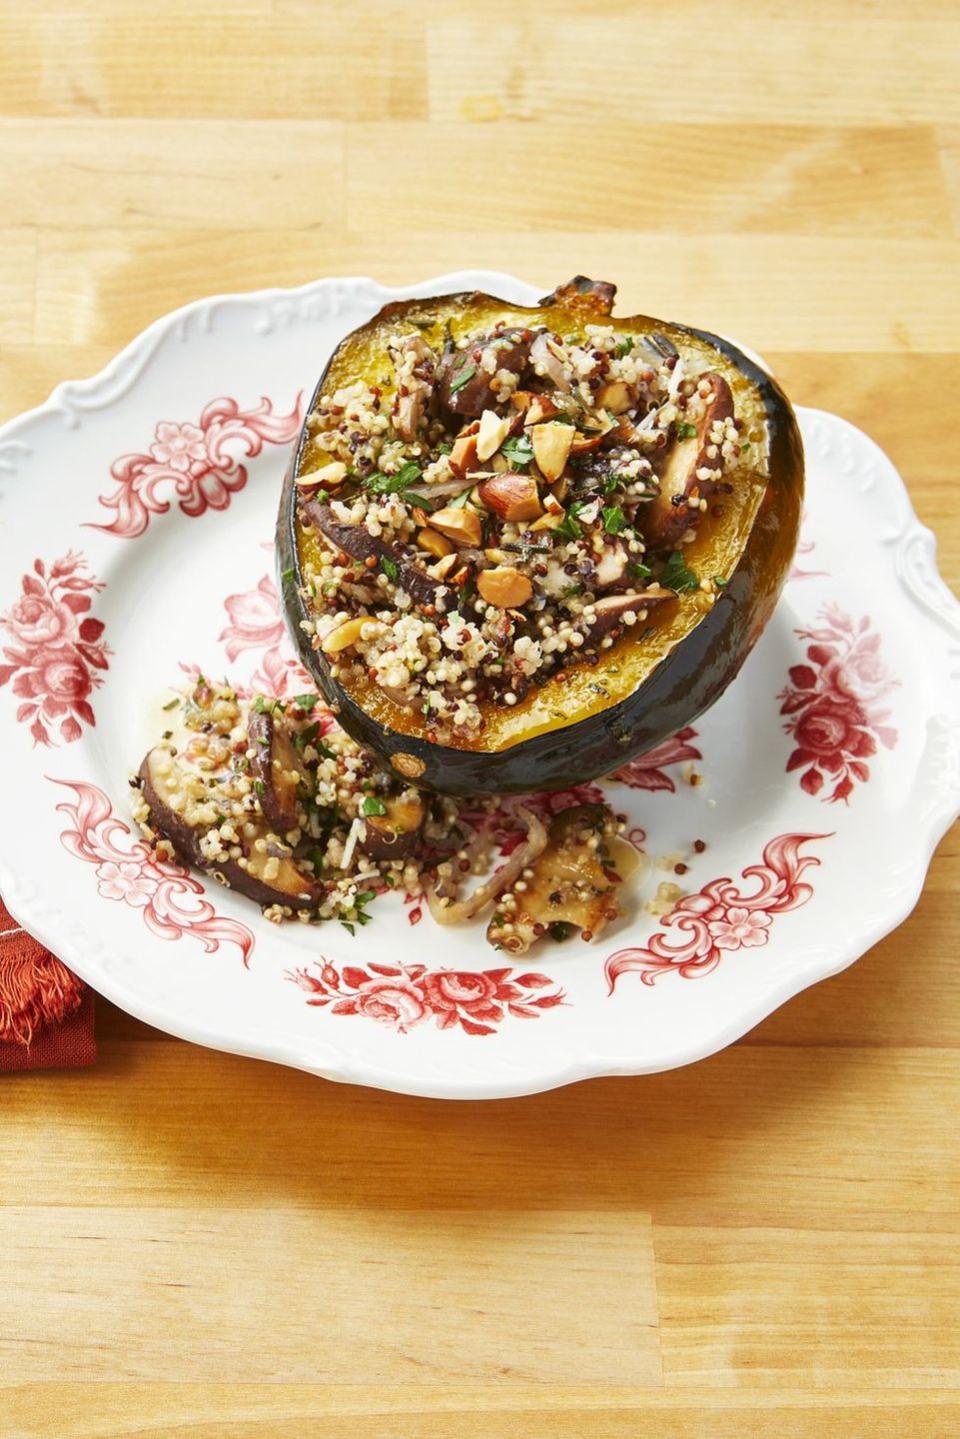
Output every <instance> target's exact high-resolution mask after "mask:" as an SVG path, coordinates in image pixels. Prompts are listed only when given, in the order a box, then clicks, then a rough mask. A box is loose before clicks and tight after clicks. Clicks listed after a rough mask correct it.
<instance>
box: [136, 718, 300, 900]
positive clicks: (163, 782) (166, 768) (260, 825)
mask: <svg viewBox="0 0 960 1439" xmlns="http://www.w3.org/2000/svg"><path fill="white" fill-rule="evenodd" d="M169 758H170V752H169V750H166V749H164V748H162V747H157V748H155V749H152V750H150V752H149V753H148V754H147V756H146V758H145V759H144V761H143V764H142V765H141V766H140V786H141V789H142V791H143V797H144V799H145V800H146V802H147V807H148V809H149V811H150V820H149V823H150V827H151V829H153V830H154V831H155V832H156V833H157V834H159V835H160V836H162V838H164V839H167V840H169V841H170V843H171V844H172V845H173V848H174V849H175V851H176V852H177V854H178V855H179V857H180V858H181V859H182V860H184V861H185V862H186V863H187V864H192V865H194V866H196V868H197V869H203V870H207V871H208V872H210V873H213V874H218V875H221V876H222V877H223V879H224V880H225V881H226V882H227V884H228V885H229V886H230V888H231V889H235V890H236V891H237V892H238V893H239V894H245V895H246V896H247V897H248V898H249V899H252V900H255V901H256V903H257V904H261V905H263V906H264V907H265V908H266V907H268V906H269V905H273V904H280V905H285V906H288V907H289V908H291V909H309V908H311V907H312V906H313V905H315V904H317V903H318V901H319V899H320V897H321V891H320V889H319V888H318V887H317V886H316V885H315V884H314V883H313V881H312V880H310V879H308V878H307V876H306V875H304V874H301V872H300V871H299V870H298V869H297V866H296V865H295V864H294V862H293V860H292V859H291V858H290V857H289V856H288V855H285V854H283V853H281V854H279V855H277V854H270V853H269V852H268V847H272V848H274V849H276V848H277V846H276V845H275V844H274V845H273V846H271V845H270V834H271V831H270V828H269V825H268V824H267V821H266V820H265V819H263V818H262V817H261V816H258V815H256V814H255V813H254V814H251V815H249V816H247V817H245V818H244V820H243V821H242V822H241V823H238V825H237V828H236V832H237V834H238V835H241V836H242V839H241V841H240V843H241V847H242V849H243V854H242V856H240V857H236V858H235V857H231V858H229V859H224V860H219V859H211V858H209V857H208V856H207V855H206V854H205V853H204V851H203V849H202V848H201V843H200V842H201V840H202V839H203V837H204V835H205V834H209V833H210V831H211V828H212V827H211V826H210V825H209V824H205V823H204V824H201V823H196V824H192V823H191V821H190V811H189V808H188V807H184V808H181V809H177V808H175V807H174V803H173V802H172V801H174V800H175V798H177V799H178V798H179V796H181V795H183V793H184V780H185V778H186V774H185V766H182V765H180V764H178V763H177V761H176V760H174V761H173V763H172V764H170V765H168V764H167V760H169ZM181 803H182V801H181ZM248 827H252V828H253V829H254V831H255V832H254V834H253V835H252V837H251V836H250V835H248V834H247V828H248ZM261 840H262V841H263V843H262V845H261V844H259V843H258V842H259V841H261Z"/></svg>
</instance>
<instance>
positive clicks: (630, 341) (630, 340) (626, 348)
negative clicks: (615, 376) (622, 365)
mask: <svg viewBox="0 0 960 1439" xmlns="http://www.w3.org/2000/svg"><path fill="white" fill-rule="evenodd" d="M636 343H637V342H636V340H635V339H634V337H633V336H632V335H626V336H624V338H623V339H622V340H621V341H620V343H619V345H618V346H617V348H616V349H615V350H614V352H613V355H614V359H616V360H622V359H623V357H624V355H629V353H630V351H631V350H632V349H633V347H634V345H635V344H636Z"/></svg>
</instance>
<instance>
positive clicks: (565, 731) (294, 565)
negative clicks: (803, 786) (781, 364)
mask: <svg viewBox="0 0 960 1439" xmlns="http://www.w3.org/2000/svg"><path fill="white" fill-rule="evenodd" d="M439 298H442V299H443V300H444V301H445V302H447V303H450V301H451V299H458V298H462V299H463V301H467V300H468V299H469V298H471V297H470V296H468V295H464V296H462V297H460V296H456V297H451V296H443V297H439ZM422 304H423V302H422V301H421V300H418V301H412V302H406V303H400V304H393V305H390V306H388V307H387V309H388V310H389V312H390V314H391V315H395V316H397V318H402V315H403V312H404V311H405V310H406V309H407V308H408V307H412V306H413V305H416V306H418V307H422ZM382 313H383V312H381V314H382ZM376 318H379V317H376ZM633 318H635V319H643V320H645V321H646V317H633ZM370 323H373V322H370ZM658 326H659V327H660V328H662V329H663V330H665V331H666V332H667V333H668V334H670V335H679V336H683V335H690V336H696V337H697V338H698V339H700V340H704V341H706V342H707V343H708V344H709V345H711V346H712V347H713V348H714V349H715V350H718V351H720V352H721V353H722V354H723V355H725V356H726V357H727V359H728V360H730V361H731V362H732V363H733V364H734V365H735V366H736V368H737V369H738V370H739V371H740V372H741V374H742V375H743V376H744V377H745V378H746V379H747V380H748V381H749V383H750V384H751V385H752V386H753V387H754V388H755V389H756V391H757V393H758V394H759V396H760V398H761V400H762V402H763V405H764V408H765V411H766V419H767V424H768V427H769V435H770V449H769V462H768V466H769V475H770V478H769V480H768V481H767V488H766V494H765V495H764V498H763V500H762V501H761V504H760V507H759V509H758V511H757V515H756V517H755V519H754V522H753V527H752V529H751V533H750V535H749V537H748V539H747V543H746V545H745V547H744V551H743V553H742V555H741V557H740V561H739V563H738V564H737V566H736V567H735V569H734V570H733V572H732V573H731V574H730V576H729V577H728V583H727V585H726V587H725V589H724V590H723V591H722V593H721V594H720V595H719V596H718V598H717V601H716V603H715V604H714V606H713V608H712V609H711V610H710V611H708V612H707V613H706V614H705V615H704V617H703V619H702V620H700V621H699V622H698V624H697V625H696V626H695V628H694V629H693V630H692V631H691V633H690V634H689V635H688V636H687V638H686V639H684V640H683V641H681V642H680V643H679V644H678V645H676V646H675V647H674V649H673V650H672V651H671V652H670V653H669V654H667V655H666V656H665V658H664V659H663V660H661V661H660V663H659V664H658V665H657V666H656V668H655V669H654V671H653V672H652V673H651V674H650V676H649V677H648V678H647V679H646V680H645V681H643V683H642V684H641V685H639V686H638V688H637V689H635V690H634V691H633V692H632V693H631V694H630V695H628V696H626V697H625V698H624V699H622V700H620V701H619V702H618V703H617V704H615V705H612V706H611V707H610V708H609V709H607V710H604V711H603V712H602V713H600V714H596V715H591V716H589V717H588V718H586V719H583V720H578V721H576V722H575V723H573V724H570V725H564V726H558V727H557V728H556V729H555V730H551V731H548V732H544V733H542V734H539V735H535V736H534V737H533V738H531V739H528V740H522V741H520V742H519V743H517V744H514V745H511V746H510V747H509V748H507V749H502V750H498V751H479V750H462V749H454V748H452V747H450V746H447V745H440V744H431V743H429V741H427V740H425V739H422V738H419V737H415V736H413V735H405V734H400V733H397V732H395V731H392V730H389V729H386V728H385V727H384V726H383V725H381V724H380V723H379V722H378V721H377V720H374V719H373V718H372V717H371V716H370V715H368V714H366V713H365V712H364V710H362V709H361V708H360V706H359V705H358V704H357V703H356V701H355V700H353V699H352V698H351V697H350V696H349V695H348V694H347V693H346V692H345V691H344V690H343V689H342V688H341V687H340V686H339V685H338V684H337V682H336V681H335V680H334V679H332V678H331V676H330V673H329V669H328V667H327V662H326V659H325V657H324V655H323V654H322V653H320V652H318V651H317V650H315V649H314V648H313V647H312V645H311V644H310V642H309V639H308V637H307V635H306V634H305V633H304V631H303V630H302V628H301V622H302V621H304V620H307V619H309V617H310V616H309V611H308V610H307V607H306V605H305V603H304V600H303V597H302V596H301V594H300V585H301V582H302V580H301V573H300V558H299V550H298V545H297V504H296V498H297V496H296V488H295V485H294V478H295V476H296V474H297V472H298V467H299V464H300V458H301V455H302V452H303V449H304V446H305V444H306V441H307V438H308V436H307V429H306V422H305V423H304V428H303V430H302V432H301V435H300V439H299V442H298V444H297V447H296V450H295V451H294V454H293V456H292V458H291V461H290V466H289V468H288V470H287V474H286V478H285V480H284V484H283V490H282V493H281V498H280V509H279V514H278V518H277V532H276V551H277V569H278V580H279V586H280V594H281V605H282V609H283V613H284V617H285V619H286V623H287V629H288V631H289V633H290V636H291V638H292V640H293V642H294V645H295V646H296V650H297V654H298V655H299V657H300V660H301V662H302V664H303V666H304V668H305V669H306V670H307V671H308V673H309V674H311V675H312V676H313V678H314V680H315V681H316V683H317V686H318V688H319V689H320V691H321V693H322V694H323V696H324V698H325V699H326V700H327V702H328V703H329V704H331V705H332V706H333V707H334V708H335V709H336V712H337V715H338V719H339V721H340V724H341V725H342V726H343V728H344V729H345V730H346V731H347V733H348V734H350V735H351V736H352V737H353V738H354V739H355V740H356V741H357V743H358V744H360V745H362V746H363V747H364V748H365V749H367V750H369V751H370V752H371V753H372V754H374V755H376V756H377V758H378V759H379V760H380V761H381V763H382V764H383V765H384V766H385V767H386V768H388V769H399V770H400V772H401V773H403V774H404V775H405V777H406V778H408V779H410V780H412V781H413V782H414V783H415V784H417V785H419V786H420V787H421V788H424V789H432V790H436V791H438V792H439V793H442V794H451V795H461V796H467V797H469V796H472V795H482V794H511V793H514V794H516V793H524V792H526V791H534V790H557V789H567V788H569V787H571V786H573V785H575V784H583V783H585V782H586V781H587V780H592V779H597V778H599V777H600V776H602V775H606V774H610V773H611V772H612V771H613V770H615V769H617V768H618V767H619V766H620V765H622V764H625V763H626V762H627V761H628V760H630V759H633V758H634V757H635V756H637V755H640V754H643V753H644V751H646V750H649V749H652V748H653V747H654V746H655V745H658V744H660V743H661V742H662V741H663V740H665V739H667V738H668V737H669V736H670V735H672V734H674V733H676V731H677V730H679V729H681V728H682V727H683V726H684V725H688V724H690V723H691V721H692V720H694V719H695V718H696V717H697V715H699V714H701V713H702V712H703V711H704V710H705V709H708V708H709V706H710V705H712V704H713V703H714V702H715V701H716V700H717V699H719V697H720V696H721V695H722V694H723V692H724V690H725V689H726V688H727V686H728V685H729V684H730V683H731V681H732V680H733V679H734V678H735V677H736V675H737V673H738V672H739V670H740V667H741V666H742V664H743V662H744V660H745V659H746V658H747V655H748V654H749V653H750V651H751V649H752V648H753V646H754V644H755V643H756V641H757V640H758V639H759V637H760V635H761V634H762V632H763V629H764V627H765V626H766V624H767V622H768V621H769V619H770V617H771V615H772V614H773V611H774V608H775V607H776V603H777V600H778V599H779V596H780V592H781V590H782V588H783V585H784V582H785V580H786V578H787V574H788V573H789V569H790V564H791V561H792V559H793V553H794V550H795V548H796V542H797V535H798V532H799V527H800V512H801V508H802V503H803V444H802V441H801V438H800V431H799V428H798V426H797V422H796V417H795V415H794V413H793V410H792V408H791V406H790V402H789V401H788V400H787V398H786V396H785V395H784V393H783V391H782V390H781V389H780V386H779V385H778V384H777V383H776V381H775V380H773V379H772V378H771V376H770V375H768V374H767V372H766V371H765V370H762V369H761V368H760V367H759V366H758V365H757V364H755V363H754V361H753V360H751V359H750V358H749V357H748V356H746V355H745V354H743V352H742V351H741V350H739V349H737V347H736V346H735V345H732V344H731V343H730V341H729V340H725V339H722V338H721V337H720V336H718V335H713V334H710V333H709V332H708V331H705V330H695V329H692V328H690V327H689V326H684V325H672V324H671V325H661V324H660V322H657V321H653V322H652V323H651V324H650V328H651V329H656V328H657V327H658ZM326 374H327V370H326V369H325V370H324V373H323V375H321V377H320V380H319V381H318V383H317V386H316V389H315V390H314V393H313V397H312V399H311V401H310V404H309V406H308V408H307V412H306V413H307V416H309V415H310V414H311V412H312V411H313V409H314V407H315V405H316V403H317V400H318V398H319V396H320V394H321V393H322V389H323V385H324V382H325V380H326ZM594 674H595V676H596V678H597V680H598V682H602V679H603V660H602V659H601V660H600V663H599V664H598V665H597V667H596V669H595V671H594ZM394 755H400V756H403V757H404V758H403V759H402V760H401V764H400V765H399V766H395V765H394V764H393V756H394ZM408 757H412V759H413V761H414V763H413V765H412V767H411V766H410V765H409V759H408ZM421 764H422V766H423V769H422V771H420V772H419V773H417V774H414V773H413V772H412V770H414V769H416V770H419V765H421Z"/></svg>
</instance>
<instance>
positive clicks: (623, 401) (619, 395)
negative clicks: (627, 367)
mask: <svg viewBox="0 0 960 1439" xmlns="http://www.w3.org/2000/svg"><path fill="white" fill-rule="evenodd" d="M597 404H598V405H600V406H602V408H603V409H605V410H609V411H610V413H611V415H622V414H623V413H624V411H625V410H629V408H630V391H629V390H628V389H627V386H626V385H625V384H624V382H623V381H622V380H610V381H609V383H608V384H606V385H601V386H600V389H599V390H598V391H597Z"/></svg>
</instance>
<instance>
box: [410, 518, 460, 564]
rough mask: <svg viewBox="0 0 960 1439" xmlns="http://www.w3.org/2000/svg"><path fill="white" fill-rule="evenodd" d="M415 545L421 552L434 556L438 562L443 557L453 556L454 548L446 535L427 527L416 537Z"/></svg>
mask: <svg viewBox="0 0 960 1439" xmlns="http://www.w3.org/2000/svg"><path fill="white" fill-rule="evenodd" d="M417 544H418V545H419V546H420V548H421V549H422V550H426V552H427V554H428V555H436V557H437V559H438V560H442V559H443V557H444V555H451V554H453V548H454V547H453V545H452V544H451V542H450V541H449V540H448V539H447V537H446V535H441V533H440V531H439V530H434V529H431V528H430V527H429V525H428V526H427V528H426V529H423V530H421V531H420V533H419V534H418V535H417Z"/></svg>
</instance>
